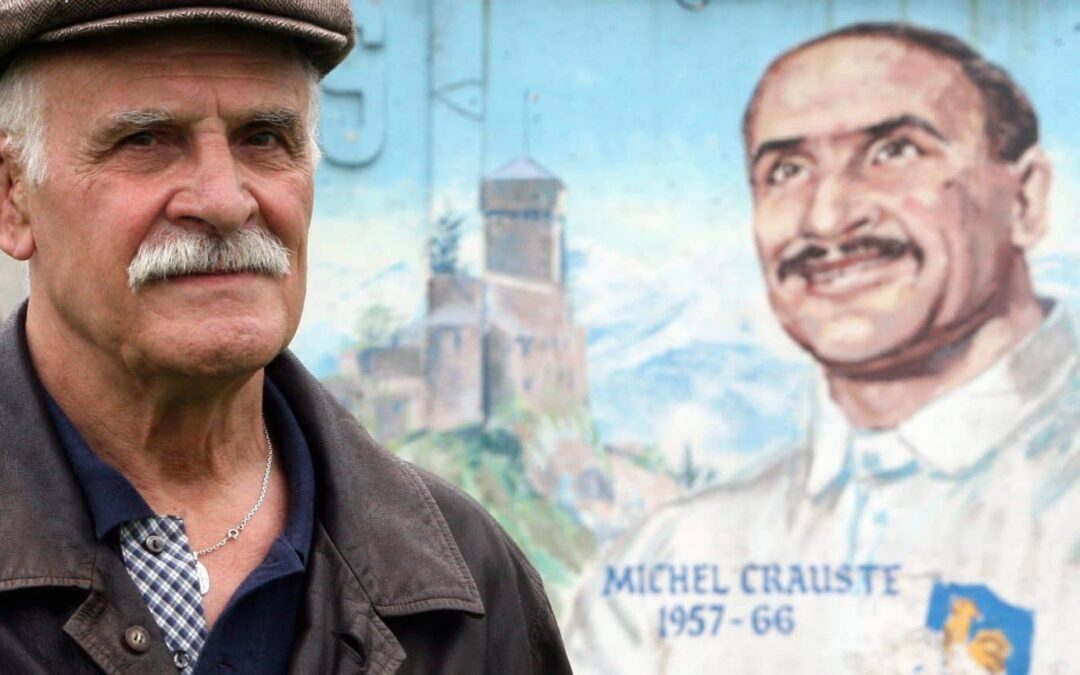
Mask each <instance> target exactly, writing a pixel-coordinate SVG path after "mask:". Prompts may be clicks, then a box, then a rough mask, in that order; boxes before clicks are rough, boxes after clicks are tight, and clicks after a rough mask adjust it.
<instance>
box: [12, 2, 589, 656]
mask: <svg viewBox="0 0 1080 675" xmlns="http://www.w3.org/2000/svg"><path fill="white" fill-rule="evenodd" d="M210 4H212V5H214V6H213V7H208V6H206V5H207V3H186V2H179V1H173V2H164V1H160V2H149V1H147V2H136V1H134V0H132V1H130V2H116V1H110V2H81V1H80V2H70V3H68V2H64V3H57V2H52V1H51V0H50V1H46V0H21V1H19V2H8V3H4V5H3V7H2V8H0V58H2V59H3V63H4V70H3V76H2V79H0V248H2V249H3V250H4V251H5V252H6V253H7V254H9V255H10V256H12V257H14V258H17V259H20V260H28V261H29V269H30V297H29V301H28V303H27V304H26V305H24V306H23V307H22V308H21V309H20V310H19V311H18V312H17V313H16V314H15V315H14V316H13V317H12V318H11V319H10V320H9V321H8V323H7V325H6V326H5V327H4V328H3V329H2V335H0V370H2V377H0V381H2V382H3V384H2V387H3V396H2V399H0V430H2V435H0V513H2V514H3V518H0V670H2V671H3V672H10V673H76V672H77V673H84V672H85V673H89V672H99V670H100V671H105V672H108V673H120V672H125V673H169V672H172V673H175V672H181V673H193V672H198V673H211V672H229V673H234V672H245V673H273V672H285V671H291V672H301V673H332V672H333V673H337V672H372V673H391V672H395V671H400V672H411V673H434V672H461V673H479V672H491V673H525V672H538V673H540V672H542V673H552V672H566V671H568V667H567V665H566V660H565V655H564V654H563V651H562V646H561V641H560V637H559V634H558V629H557V627H556V625H555V623H554V619H553V617H552V614H551V610H550V608H549V606H548V603H547V600H546V598H545V596H544V593H543V587H542V584H541V581H540V579H539V577H538V575H537V573H536V572H535V571H534V570H533V569H532V567H530V565H529V563H528V562H527V561H526V560H525V559H524V557H523V556H522V554H521V552H520V551H519V550H518V549H517V548H516V547H515V545H514V544H513V543H512V542H511V541H510V540H509V538H508V537H507V536H506V534H505V533H504V532H503V531H502V530H501V529H500V528H499V527H498V526H497V525H496V524H495V523H494V521H493V520H492V519H491V518H490V517H489V516H488V515H487V514H486V513H484V512H483V510H482V509H480V508H479V507H478V506H477V505H476V504H475V503H473V502H472V501H470V500H469V499H467V498H466V497H464V496H463V495H462V494H461V493H459V492H458V491H456V490H455V489H454V488H452V487H450V486H448V485H447V484H445V483H443V482H441V481H440V480H438V479H436V478H434V477H432V476H431V475H429V474H426V473H424V472H422V471H419V470H417V469H415V468H413V467H410V466H408V465H406V464H405V463H403V462H401V461H399V460H397V459H396V458H394V457H393V456H391V455H390V454H388V453H386V452H385V451H384V450H382V449H380V448H379V447H378V446H376V445H375V443H373V442H372V441H371V439H370V438H369V437H368V436H367V435H366V434H365V433H364V432H363V430H362V429H360V428H359V427H358V426H357V425H356V424H355V423H354V421H353V420H352V419H351V418H350V417H349V415H348V414H347V413H346V412H345V411H344V410H343V409H342V408H340V407H339V406H338V405H336V404H335V403H334V401H333V400H332V399H331V397H330V396H329V395H328V394H327V392H326V391H325V390H324V389H323V388H322V387H320V386H319V384H318V383H317V382H316V381H315V380H314V379H313V378H312V377H311V376H310V375H309V374H308V373H307V372H306V371H305V370H304V369H303V368H302V367H301V366H300V364H299V363H298V362H297V361H296V359H295V358H293V357H292V356H291V355H289V354H288V353H287V352H285V351H284V349H285V347H286V345H287V344H288V343H289V340H290V339H291V338H292V336H293V334H294V332H295V330H296V327H297V323H298V321H299V318H300V312H301V308H302V305H303V301H304V288H305V286H304V284H305V256H306V249H307V235H308V226H309V223H310V219H311V213H312V200H313V174H314V171H315V166H316V163H317V157H318V149H317V147H316V145H315V140H314V139H315V133H314V130H315V127H316V124H317V109H318V106H317V101H318V96H317V93H318V81H319V78H320V77H321V76H322V75H323V74H325V73H326V72H327V71H328V70H330V69H331V68H333V67H334V66H335V65H336V64H337V63H338V62H340V61H341V60H342V59H343V58H344V57H345V55H346V54H347V52H348V51H349V49H350V47H351V46H352V44H353V42H354V23H353V19H352V16H351V12H350V9H349V3H348V2H347V1H346V0H325V1H323V2H303V1H300V0H295V1H293V0H246V1H245V0H236V1H235V2H222V3H210Z"/></svg>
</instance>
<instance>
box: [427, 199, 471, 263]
mask: <svg viewBox="0 0 1080 675" xmlns="http://www.w3.org/2000/svg"><path fill="white" fill-rule="evenodd" d="M463 220H464V217H463V216H458V215H455V214H452V213H445V214H443V215H441V216H439V219H438V220H437V221H436V222H435V229H434V231H433V232H432V233H431V237H430V238H429V239H428V261H429V262H430V265H431V273H432V274H456V273H457V272H458V249H459V247H460V245H461V223H462V221H463Z"/></svg>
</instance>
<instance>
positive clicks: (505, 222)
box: [480, 158, 566, 285]
mask: <svg viewBox="0 0 1080 675" xmlns="http://www.w3.org/2000/svg"><path fill="white" fill-rule="evenodd" d="M565 195H566V189H565V186H564V185H563V183H562V181H561V180H559V179H558V178H557V177H556V176H555V175H554V174H552V173H551V172H550V171H548V170H547V169H545V168H544V167H542V166H540V165H539V164H537V163H536V162H535V161H533V160H532V159H529V158H522V159H516V160H514V161H513V162H510V163H509V164H507V165H505V166H503V167H502V168H500V169H498V170H497V171H495V172H494V173H492V174H490V175H489V176H487V177H486V178H485V179H484V183H483V186H482V187H481V191H480V210H481V211H482V212H483V214H484V233H485V242H484V243H485V249H486V253H487V255H486V258H487V260H486V267H487V271H488V272H489V273H494V274H503V275H507V276H512V277H518V278H522V279H527V280H530V281H538V282H548V283H553V284H560V285H561V284H562V283H563V281H564V280H563V254H564V252H563V228H564V226H565V215H564V212H563V208H564V203H563V202H564V199H565Z"/></svg>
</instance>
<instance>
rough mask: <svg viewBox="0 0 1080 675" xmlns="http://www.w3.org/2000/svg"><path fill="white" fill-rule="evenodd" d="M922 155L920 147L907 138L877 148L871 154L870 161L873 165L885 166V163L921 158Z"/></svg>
mask: <svg viewBox="0 0 1080 675" xmlns="http://www.w3.org/2000/svg"><path fill="white" fill-rule="evenodd" d="M922 154H923V153H922V150H920V149H919V146H917V145H915V144H914V143H912V142H911V141H909V140H908V139H906V138H897V139H895V140H891V141H886V142H885V143H882V144H881V145H880V146H878V147H877V148H875V149H874V150H873V152H871V154H870V161H871V163H873V164H884V163H885V162H895V161H897V160H906V159H914V158H915V157H921V156H922Z"/></svg>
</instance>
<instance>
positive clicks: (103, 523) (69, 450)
mask: <svg viewBox="0 0 1080 675" xmlns="http://www.w3.org/2000/svg"><path fill="white" fill-rule="evenodd" d="M264 382H265V385H264V386H263V410H264V411H265V415H266V421H267V424H268V425H270V430H271V432H272V433H273V435H274V439H275V450H276V452H275V453H274V454H275V455H276V456H278V457H281V460H282V463H283V464H284V466H285V471H286V475H287V476H288V483H289V513H288V519H287V521H286V525H285V532H284V536H285V539H286V540H287V541H288V543H289V545H290V546H291V547H292V548H293V549H294V550H295V551H296V553H297V555H299V556H300V560H301V562H303V563H304V564H306V563H307V556H308V552H309V550H310V548H311V536H312V528H313V526H314V516H315V470H314V467H313V465H312V461H311V452H310V450H309V448H308V444H307V441H306V440H305V439H304V435H303V432H302V431H301V430H300V425H299V423H298V422H297V420H296V417H295V416H294V415H293V413H292V410H291V409H290V408H289V405H288V403H286V401H285V398H284V397H283V396H282V395H281V392H280V391H279V390H278V388H277V387H276V386H275V385H274V384H273V382H271V381H270V378H268V377H267V378H265V379H264ZM45 403H46V405H47V406H48V409H49V413H50V415H51V417H52V421H53V424H54V425H55V428H56V431H57V435H58V436H59V438H60V445H61V446H62V447H63V449H64V451H65V453H66V454H67V457H68V460H69V461H70V462H71V467H72V469H73V471H74V473H75V478H76V480H77V481H78V483H79V486H80V487H81V488H82V492H83V496H84V498H85V499H86V503H87V506H88V507H89V510H90V516H91V518H92V519H93V521H94V534H95V535H96V536H97V538H98V539H99V540H102V539H105V537H106V536H108V535H109V533H110V532H112V531H113V530H115V529H117V528H118V527H120V526H121V525H123V524H124V523H127V522H130V521H134V520H141V519H144V518H149V517H153V516H155V514H154V511H153V509H151V508H150V506H149V505H148V504H147V503H146V500H144V499H143V498H142V496H141V495H140V494H139V492H138V490H136V489H135V487H134V486H133V485H132V484H131V482H130V481H128V480H127V479H126V478H124V476H123V475H121V474H120V472H119V471H117V470H116V469H114V468H113V467H112V466H110V465H109V464H107V463H105V461H104V460H103V459H101V457H99V456H98V455H97V454H96V453H95V452H94V451H93V450H91V449H90V446H89V445H87V443H86V441H85V440H84V439H83V437H82V435H81V434H80V433H79V431H78V430H77V429H76V428H75V426H74V425H73V424H72V423H71V420H69V419H68V417H67V415H66V414H64V411H63V410H62V409H61V408H60V406H59V405H57V403H56V401H54V400H53V398H52V396H50V395H49V393H48V392H45Z"/></svg>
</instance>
